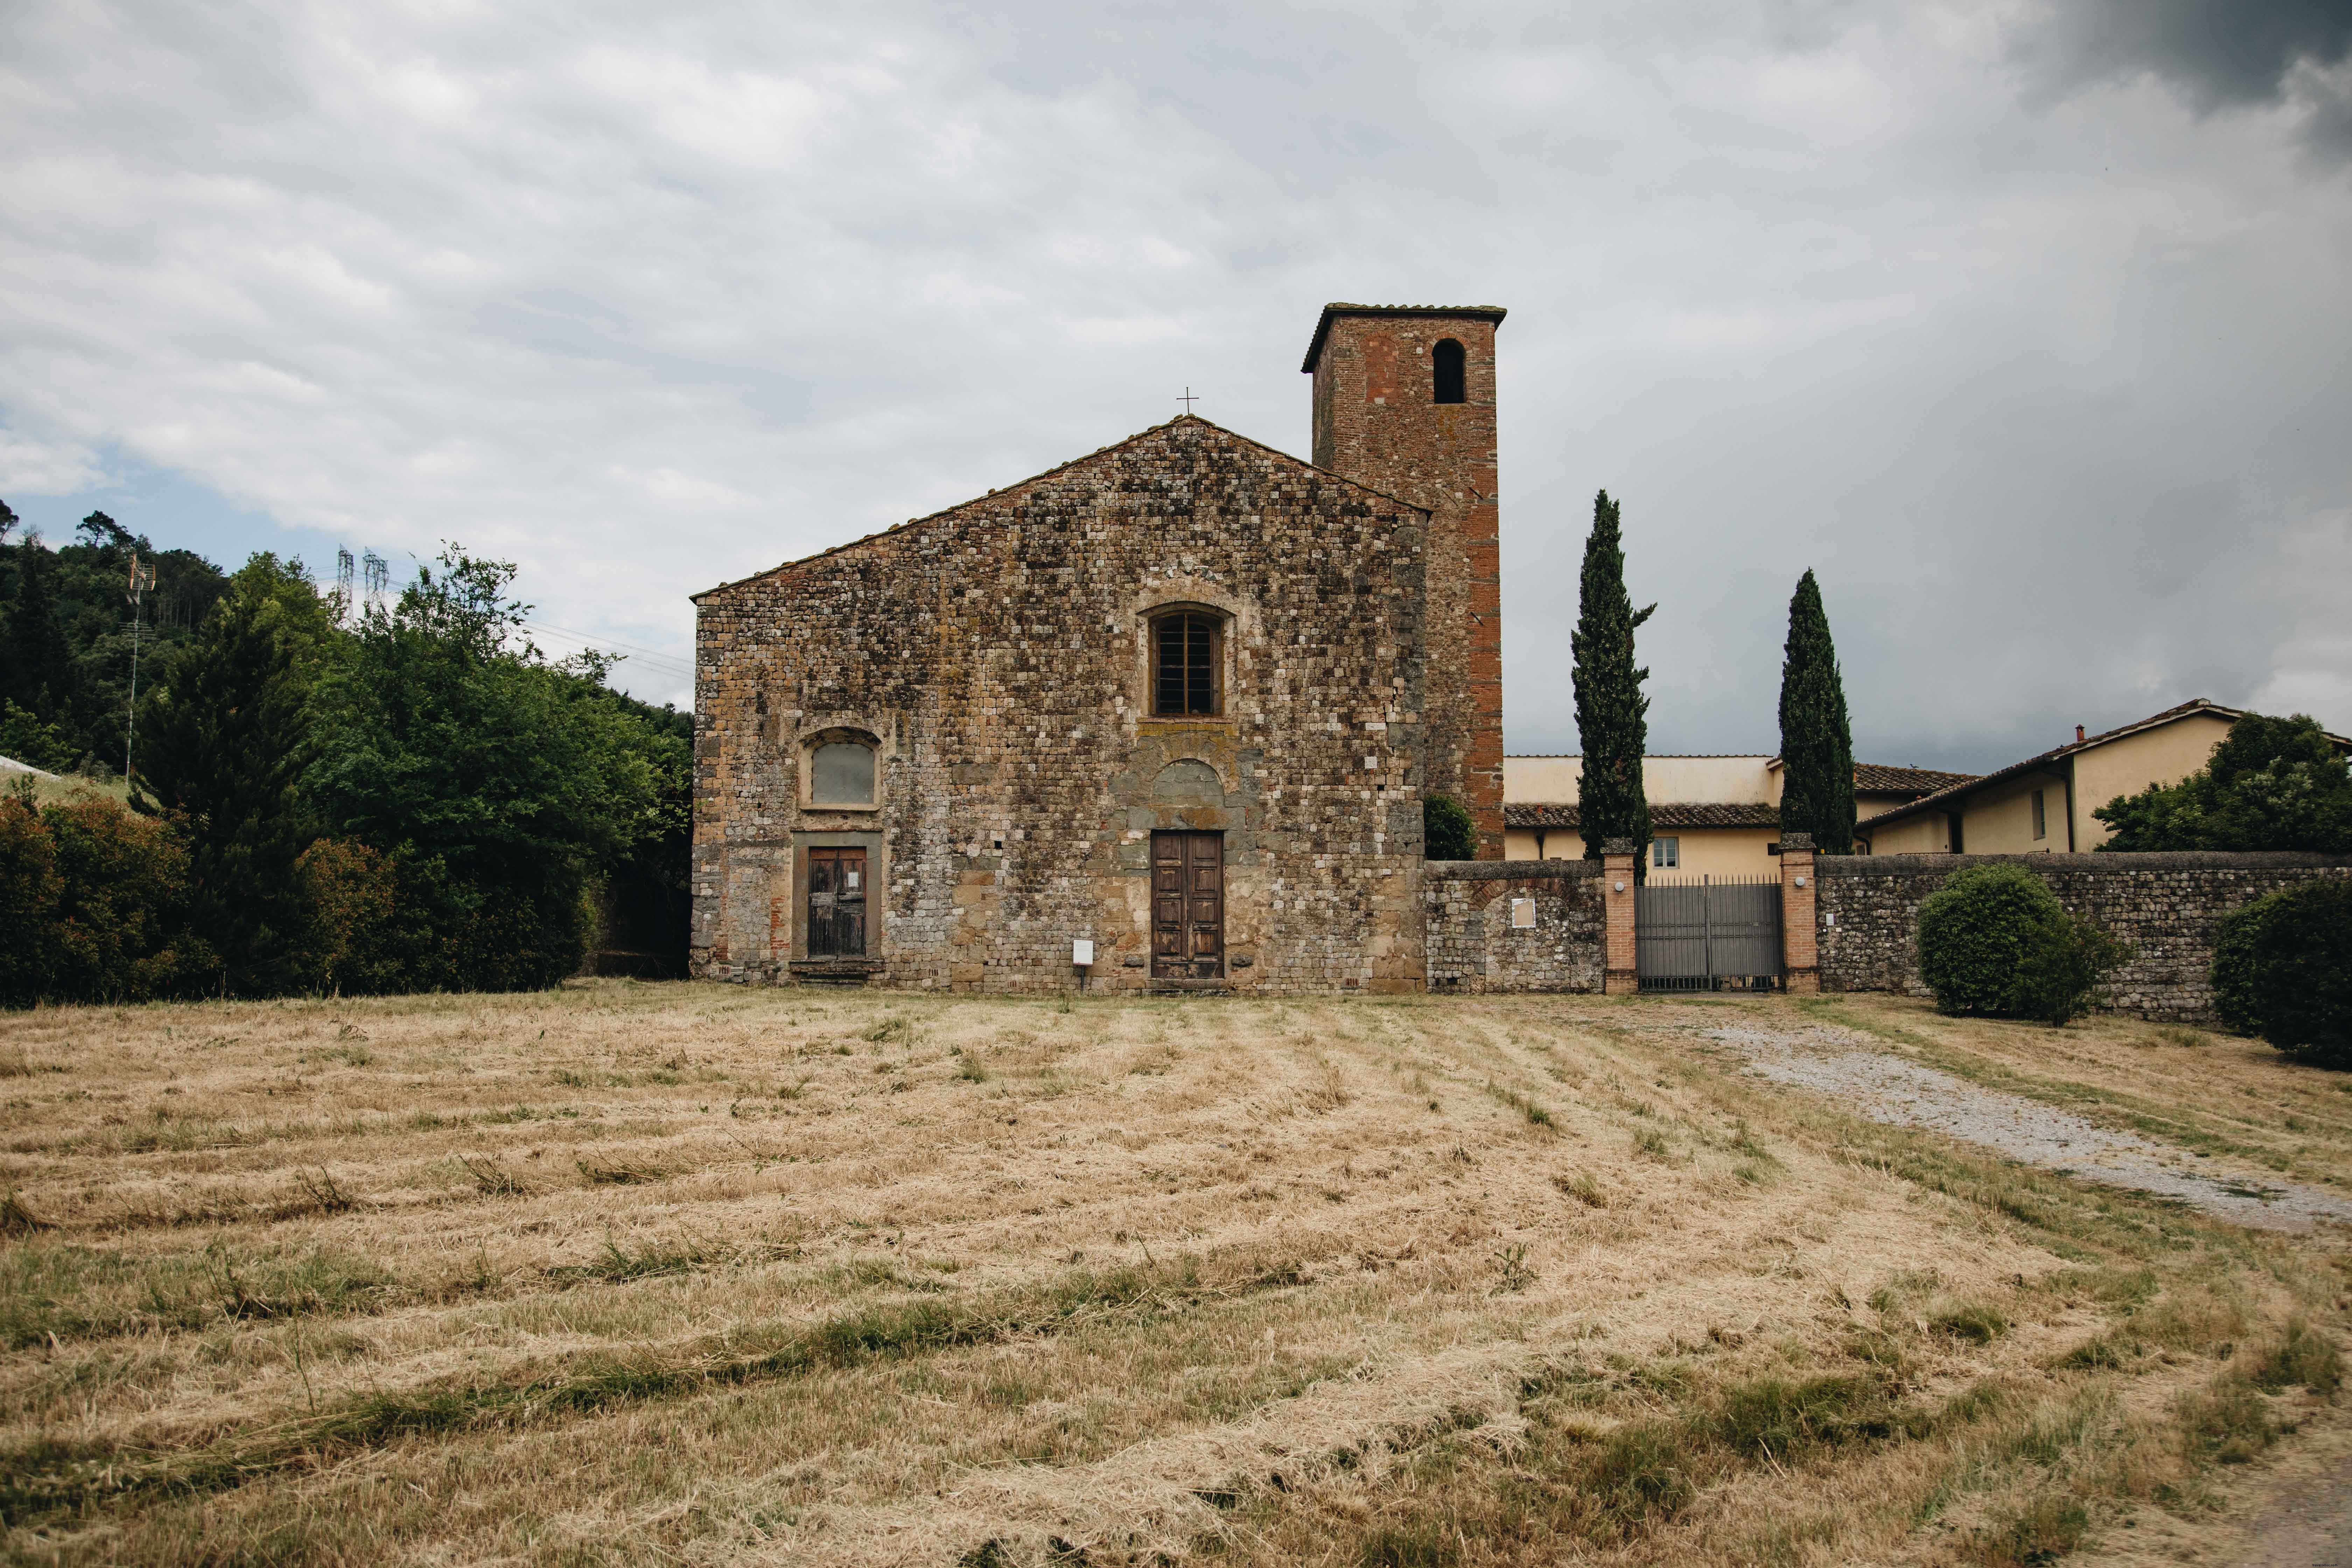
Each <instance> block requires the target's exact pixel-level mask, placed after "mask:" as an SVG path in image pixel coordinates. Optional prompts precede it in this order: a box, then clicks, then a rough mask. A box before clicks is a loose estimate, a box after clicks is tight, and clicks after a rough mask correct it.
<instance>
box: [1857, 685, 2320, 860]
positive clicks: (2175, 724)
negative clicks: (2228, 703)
mask: <svg viewBox="0 0 2352 1568" xmlns="http://www.w3.org/2000/svg"><path fill="white" fill-rule="evenodd" d="M2243 716H2244V710H2243V709H2239V708H2224V707H2222V706H2221V704H2220V703H2218V702H2208V701H2206V700H2204V699H2203V698H2201V697H2200V698H2195V699H2193V700H2189V701H2187V702H2184V703H2182V704H2180V706H2179V707H2178V708H2168V709H2166V710H2164V711H2163V712H2161V713H2158V714H2154V715H2152V716H2150V717H2148V718H2146V719H2142V720H2140V721H2138V722H2137V723H2134V724H2126V725H2124V726H2122V727H2121V728H2120V729H2115V730H2109V731H2105V733H2102V734H2097V735H2088V736H2086V735H2084V733H2083V731H2082V727H2081V726H2080V725H2077V726H2076V727H2075V730H2074V740H2073V741H2071V742H2068V743H2067V744H2065V745H2063V746H2059V747H2055V748H2053V750H2050V751H2047V752H2042V754H2041V755H2039V756H2033V757H2028V758H2026V759H2025V761H2023V762H2021V763H2011V765H2010V766H2008V767H2005V768H2002V769H2000V771H1999V772H1997V773H1987V774H1985V775H1984V776H1983V777H1981V778H1975V779H1967V780H1963V781H1961V782H1959V783H1957V784H1951V785H1949V786H1948V787H1946V788H1943V789H1940V790H1937V792H1936V793H1935V794H1933V795H1923V796H1921V797H1920V798H1918V799H1916V800H1912V801H1907V802H1904V803H1901V804H1899V805H1895V806H1892V807H1890V808H1888V809H1885V810H1882V811H1881V812H1879V813H1878V814H1877V815H1876V816H1870V815H1869V814H1867V813H1864V814H1863V820H1862V821H1861V822H1860V823H1859V824H1857V826H1855V828H1854V839H1855V843H1854V847H1855V848H1856V849H1861V848H1863V847H1864V844H1865V843H1866V844H1867V845H1868V851H1867V852H1868V853H1871V854H1874V855H1959V854H1968V855H2035V854H2063V853H2065V852H2068V851H2071V850H2082V849H2096V848H2097V847H2099V846H2100V845H2102V844H2105V842H2106V841H2107V826H2106V824H2105V823H2103V822H2100V821H2097V820H2096V819H2095V818H2094V817H2093V816H2091V813H2092V812H2094V811H2095V810H2097V809H2098V808H2099V807H2100V806H2103V805H2106V804H2107V802H2109V801H2111V800H2113V799H2115V798H2116V796H2117V795H2137V794H2138V793H2139V792H2140V791H2141V790H2144V789H2146V788H2147V787H2148V786H2149V785H2150V784H2179V782H2180V781H2181V780H2182V779H2185V778H2187V777H2188V776H2189V774H2190V773H2195V772H2196V771H2197V770H2198V769H2200V768H2201V767H2203V766H2204V765H2205V762H2206V759H2207V758H2209V757H2210V756H2211V755H2212V754H2213V748H2214V747H2215V746H2218V745H2220V744H2221V740H2222V737H2224V736H2226V735H2227V734H2229V732H2230V726H2231V725H2232V724H2234V723H2236V722H2237V721H2238V720H2239V719H2241V718H2242V717H2243ZM2328 739H2329V740H2331V741H2333V742H2336V746H2337V748H2338V749H2339V750H2345V751H2352V741H2347V740H2346V739H2345V738H2344V737H2343V736H2341V735H2330V736H2329V737H2328Z"/></svg>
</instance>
